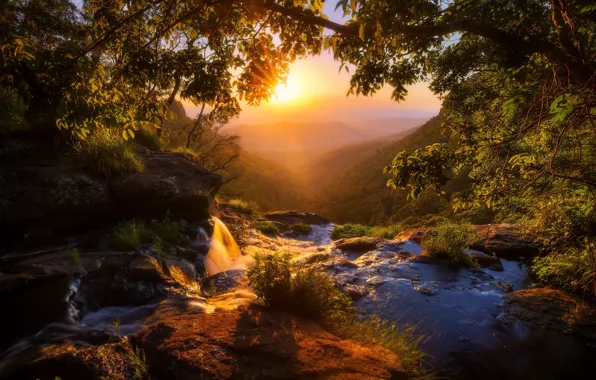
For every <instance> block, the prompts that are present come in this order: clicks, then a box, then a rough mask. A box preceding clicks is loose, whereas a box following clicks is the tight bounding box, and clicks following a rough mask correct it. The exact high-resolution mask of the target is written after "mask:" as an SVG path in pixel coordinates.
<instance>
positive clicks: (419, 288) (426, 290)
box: [414, 286, 437, 296]
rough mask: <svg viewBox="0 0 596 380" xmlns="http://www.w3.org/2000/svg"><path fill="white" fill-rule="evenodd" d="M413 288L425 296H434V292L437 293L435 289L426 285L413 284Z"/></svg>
mask: <svg viewBox="0 0 596 380" xmlns="http://www.w3.org/2000/svg"><path fill="white" fill-rule="evenodd" d="M414 290H415V291H417V292H418V293H422V294H424V295H426V296H434V295H435V294H437V291H436V290H434V289H431V288H429V287H426V286H415V287H414Z"/></svg>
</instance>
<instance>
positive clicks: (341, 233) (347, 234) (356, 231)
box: [331, 223, 370, 240]
mask: <svg viewBox="0 0 596 380" xmlns="http://www.w3.org/2000/svg"><path fill="white" fill-rule="evenodd" d="M369 234H370V227H368V226H364V225H362V224H352V223H348V224H342V225H338V226H335V228H333V231H331V238H332V239H333V240H337V239H341V238H353V237H361V236H368V235H369Z"/></svg>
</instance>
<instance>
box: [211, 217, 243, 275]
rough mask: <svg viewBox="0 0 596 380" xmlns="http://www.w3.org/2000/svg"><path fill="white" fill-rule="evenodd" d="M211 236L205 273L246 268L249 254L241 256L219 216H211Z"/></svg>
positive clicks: (212, 273)
mask: <svg viewBox="0 0 596 380" xmlns="http://www.w3.org/2000/svg"><path fill="white" fill-rule="evenodd" d="M211 219H212V220H213V236H212V237H211V242H210V246H209V252H208V253H207V256H206V257H205V260H204V263H205V268H206V269H207V273H209V274H210V275H214V274H217V273H221V272H225V271H229V270H234V269H246V267H247V265H249V264H250V263H251V262H252V260H251V257H250V256H243V255H242V253H241V252H240V248H239V247H238V244H237V243H236V240H234V237H233V236H232V234H231V233H230V230H228V227H226V225H225V224H224V222H222V221H221V220H220V219H219V218H217V217H215V216H213V217H212V218H211Z"/></svg>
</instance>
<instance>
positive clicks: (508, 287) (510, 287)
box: [497, 280, 513, 293]
mask: <svg viewBox="0 0 596 380" xmlns="http://www.w3.org/2000/svg"><path fill="white" fill-rule="evenodd" d="M497 284H498V285H499V286H500V287H501V288H503V289H504V290H505V291H506V292H507V293H511V292H512V291H513V285H511V284H509V283H507V282H505V281H503V280H499V281H497Z"/></svg>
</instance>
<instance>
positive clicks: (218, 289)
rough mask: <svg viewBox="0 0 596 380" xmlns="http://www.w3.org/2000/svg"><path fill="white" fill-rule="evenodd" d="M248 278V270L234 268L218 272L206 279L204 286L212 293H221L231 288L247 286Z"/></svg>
mask: <svg viewBox="0 0 596 380" xmlns="http://www.w3.org/2000/svg"><path fill="white" fill-rule="evenodd" d="M247 285H248V279H247V278H246V270H244V269H234V270H229V271H225V272H221V273H218V274H216V275H213V276H211V277H209V278H207V279H205V280H204V287H205V288H206V289H207V291H209V292H210V293H212V295H215V294H221V293H225V292H229V291H231V290H234V289H237V288H242V287H246V286H247Z"/></svg>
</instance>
